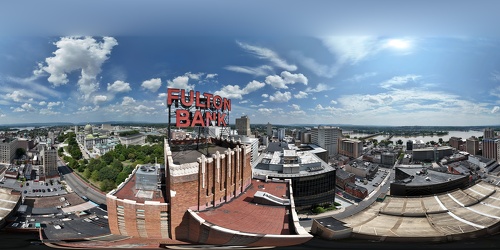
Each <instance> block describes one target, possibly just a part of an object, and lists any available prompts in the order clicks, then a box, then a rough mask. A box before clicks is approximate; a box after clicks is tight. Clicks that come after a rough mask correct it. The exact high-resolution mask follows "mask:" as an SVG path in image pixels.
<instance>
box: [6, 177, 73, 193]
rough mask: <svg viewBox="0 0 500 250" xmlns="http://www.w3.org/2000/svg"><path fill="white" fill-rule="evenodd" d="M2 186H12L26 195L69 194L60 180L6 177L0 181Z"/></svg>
mask: <svg viewBox="0 0 500 250" xmlns="http://www.w3.org/2000/svg"><path fill="white" fill-rule="evenodd" d="M0 186H1V187H6V188H12V189H14V190H17V191H20V192H21V194H22V195H23V196H26V197H46V196H55V195H62V194H67V192H66V189H65V188H64V187H63V184H62V183H61V182H60V181H58V180H51V181H46V182H44V181H38V182H37V181H33V180H30V181H19V180H14V179H8V178H6V179H4V180H3V181H2V183H0Z"/></svg>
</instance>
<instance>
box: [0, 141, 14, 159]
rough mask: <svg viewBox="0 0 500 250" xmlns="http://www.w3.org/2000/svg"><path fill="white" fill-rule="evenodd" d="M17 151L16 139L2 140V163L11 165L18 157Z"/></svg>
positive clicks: (0, 143)
mask: <svg viewBox="0 0 500 250" xmlns="http://www.w3.org/2000/svg"><path fill="white" fill-rule="evenodd" d="M16 149H17V139H16V138H0V163H5V164H10V163H11V162H12V160H14V157H15V156H16Z"/></svg>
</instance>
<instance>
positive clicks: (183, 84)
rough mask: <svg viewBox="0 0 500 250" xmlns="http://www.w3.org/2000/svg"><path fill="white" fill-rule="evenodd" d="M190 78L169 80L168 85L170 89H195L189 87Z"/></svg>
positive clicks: (181, 77) (183, 77)
mask: <svg viewBox="0 0 500 250" xmlns="http://www.w3.org/2000/svg"><path fill="white" fill-rule="evenodd" d="M188 83H189V77H188V76H178V77H176V78H174V79H173V80H167V85H168V87H169V88H178V89H189V90H191V89H194V85H189V84H188Z"/></svg>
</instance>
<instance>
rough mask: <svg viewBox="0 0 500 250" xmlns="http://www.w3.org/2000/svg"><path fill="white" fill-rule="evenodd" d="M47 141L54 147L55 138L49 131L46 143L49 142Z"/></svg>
mask: <svg viewBox="0 0 500 250" xmlns="http://www.w3.org/2000/svg"><path fill="white" fill-rule="evenodd" d="M49 140H50V144H51V145H54V143H55V136H54V132H52V131H49V133H48V135H47V142H49Z"/></svg>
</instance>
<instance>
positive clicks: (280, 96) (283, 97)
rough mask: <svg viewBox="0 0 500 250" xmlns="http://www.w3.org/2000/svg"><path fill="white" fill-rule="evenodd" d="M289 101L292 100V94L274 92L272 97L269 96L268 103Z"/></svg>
mask: <svg viewBox="0 0 500 250" xmlns="http://www.w3.org/2000/svg"><path fill="white" fill-rule="evenodd" d="M290 99H292V93H290V92H284V93H281V92H280V91H276V92H275V93H274V95H272V96H269V101H271V102H288V101H289V100H290Z"/></svg>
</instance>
